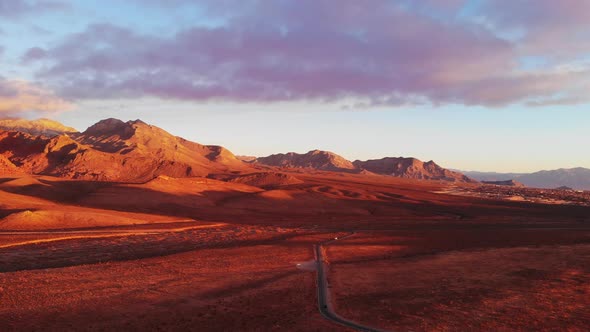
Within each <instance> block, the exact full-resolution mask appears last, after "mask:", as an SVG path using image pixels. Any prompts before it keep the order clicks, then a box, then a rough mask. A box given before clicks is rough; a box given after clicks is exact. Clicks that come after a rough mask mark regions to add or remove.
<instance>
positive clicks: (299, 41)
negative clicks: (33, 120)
mask: <svg viewBox="0 0 590 332" xmlns="http://www.w3.org/2000/svg"><path fill="white" fill-rule="evenodd" d="M571 1H573V0H571ZM517 2H518V1H517ZM205 3H206V4H207V5H208V6H207V8H206V10H207V12H208V13H210V14H211V15H222V14H223V15H225V17H226V18H227V20H228V21H227V24H225V25H224V26H222V27H220V28H204V27H193V28H187V29H185V30H182V31H179V32H178V33H176V34H175V35H173V36H170V37H161V36H155V35H145V34H139V33H136V32H134V31H132V30H129V29H126V28H122V27H117V26H112V25H108V24H99V25H93V26H90V27H88V29H86V30H85V31H83V32H80V33H77V34H72V35H70V36H69V37H67V38H66V39H65V40H64V41H63V42H62V43H61V44H59V45H57V46H55V47H53V48H49V49H47V50H44V52H43V54H42V56H37V55H40V53H41V52H39V54H32V53H34V52H33V51H32V50H30V51H29V52H30V53H31V54H28V56H27V55H25V58H27V59H31V60H34V59H35V58H43V61H46V64H47V66H44V67H43V68H44V69H43V70H42V71H41V72H39V77H40V78H42V79H45V80H47V81H49V82H51V83H52V84H53V86H55V87H56V88H57V89H58V91H59V92H60V94H62V95H64V96H67V97H70V98H78V99H85V98H89V99H94V98H135V97H143V96H155V97H159V98H174V99H184V100H210V99H224V100H233V101H254V102H272V101H285V100H315V101H334V100H340V99H353V100H358V101H359V102H360V103H369V104H371V103H375V104H377V103H384V102H389V103H391V104H404V103H408V102H414V101H416V100H420V101H426V102H430V103H433V104H444V103H459V104H466V105H486V106H501V105H506V104H510V103H515V102H523V101H527V100H530V99H539V98H542V99H550V98H552V97H554V96H555V94H556V93H558V92H560V91H561V92H563V90H565V92H567V90H568V89H570V88H571V86H572V85H575V84H577V83H578V79H577V78H576V79H574V76H575V75H569V74H567V73H566V74H565V75H561V76H559V75H557V74H553V73H551V72H545V73H526V72H521V71H520V70H519V67H518V66H519V64H518V61H517V60H518V57H519V56H521V55H522V54H520V53H519V47H518V46H517V45H515V44H513V43H512V42H510V41H507V40H504V39H501V38H499V37H498V36H497V35H496V34H495V33H494V31H492V30H489V29H487V28H485V27H483V26H482V25H479V24H475V23H472V22H471V23H470V22H468V21H462V20H455V19H437V18H433V17H432V16H429V15H426V14H425V13H423V10H422V9H420V10H416V9H415V8H414V6H402V5H399V3H396V2H392V1H386V0H374V1H371V2H370V3H371V5H370V6H368V5H367V4H366V3H365V2H361V1H354V0H341V1H338V5H337V6H335V5H334V2H333V1H327V0H314V1H312V0H299V1H276V2H275V1H273V2H264V3H262V2H255V1H254V2H247V1H235V0H224V1H215V2H205ZM435 4H436V6H437V8H438V10H443V11H449V10H451V11H452V10H457V8H459V6H460V4H461V2H460V1H453V0H448V1H444V2H433V1H429V2H425V3H423V6H427V7H433V6H435ZM515 6H516V5H515ZM515 8H516V7H515ZM496 20H497V22H508V21H510V20H514V19H511V18H508V17H507V18H502V17H500V16H498V17H497V18H496ZM531 20H532V19H531ZM556 78H559V79H556ZM539 80H549V81H551V83H550V84H544V83H543V82H540V81H539ZM555 82H559V83H560V84H559V85H558V84H555Z"/></svg>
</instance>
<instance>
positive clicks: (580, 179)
mask: <svg viewBox="0 0 590 332" xmlns="http://www.w3.org/2000/svg"><path fill="white" fill-rule="evenodd" d="M464 174H466V175H467V176H470V177H472V178H474V179H476V180H480V181H499V180H515V181H518V182H521V183H523V184H524V185H525V186H527V187H533V188H548V189H552V188H558V187H570V188H574V189H578V190H590V169H588V168H582V167H578V168H570V169H566V168H560V169H556V170H550V171H540V172H535V173H530V174H523V173H486V172H464Z"/></svg>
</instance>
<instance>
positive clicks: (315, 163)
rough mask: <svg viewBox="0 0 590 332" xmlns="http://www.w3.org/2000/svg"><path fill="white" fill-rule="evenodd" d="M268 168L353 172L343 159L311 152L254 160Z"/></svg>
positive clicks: (319, 152)
mask: <svg viewBox="0 0 590 332" xmlns="http://www.w3.org/2000/svg"><path fill="white" fill-rule="evenodd" d="M255 162H256V163H260V164H263V165H268V166H278V167H288V168H310V169H316V170H321V171H354V170H355V169H356V168H355V167H354V165H353V164H352V163H351V162H350V161H348V160H346V159H344V158H343V157H341V156H339V155H337V154H335V153H333V152H329V151H320V150H313V151H309V152H307V153H305V154H299V153H295V152H289V153H279V154H273V155H270V156H268V157H261V158H257V159H256V160H255Z"/></svg>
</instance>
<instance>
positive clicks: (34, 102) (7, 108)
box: [0, 77, 72, 116]
mask: <svg viewBox="0 0 590 332" xmlns="http://www.w3.org/2000/svg"><path fill="white" fill-rule="evenodd" d="M71 108H72V104H70V103H69V102H67V101H66V100H64V99H62V98H60V97H58V96H56V95H55V94H54V93H52V92H51V91H49V90H46V89H44V88H41V87H39V86H35V85H34V84H32V83H30V82H27V81H23V80H9V79H5V78H2V77H0V115H5V116H6V115H7V116H13V115H18V113H21V112H30V111H36V112H43V113H54V112H59V111H66V110H69V109H71Z"/></svg>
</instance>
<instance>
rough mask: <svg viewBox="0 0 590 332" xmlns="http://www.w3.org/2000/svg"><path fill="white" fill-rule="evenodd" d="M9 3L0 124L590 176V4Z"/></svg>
mask: <svg viewBox="0 0 590 332" xmlns="http://www.w3.org/2000/svg"><path fill="white" fill-rule="evenodd" d="M371 4H372V7H370V8H369V7H367V6H366V5H363V2H362V1H354V0H342V1H329V0H318V1H311V0H302V1H289V0H284V1H273V2H270V1H268V2H265V1H237V0H222V1H212V0H211V1H205V0H204V1H188V0H172V1H158V0H146V1H139V0H134V1H125V2H122V1H40V0H39V1H33V0H29V1H26V0H10V1H8V0H0V50H2V51H1V52H0V116H11V117H14V116H16V117H28V118H35V117H41V116H42V117H49V118H54V119H57V120H59V121H61V122H63V123H64V124H67V125H71V126H74V127H76V128H78V129H80V130H83V129H85V128H86V127H88V126H90V125H91V124H93V123H94V122H96V121H98V120H100V119H104V118H108V117H116V118H120V119H123V120H129V119H137V118H140V119H142V120H144V121H146V122H149V123H152V124H155V125H157V126H160V127H162V128H164V129H166V130H168V131H170V132H172V133H174V134H176V135H180V136H183V137H185V138H188V139H191V140H194V141H197V142H200V143H205V144H220V145H223V146H226V147H227V148H229V149H230V150H232V151H233V152H235V153H237V154H244V155H258V156H260V155H268V154H272V153H278V152H287V151H296V152H306V151H308V150H312V149H316V148H317V149H326V150H330V151H334V152H336V153H339V154H341V155H343V156H344V157H346V158H348V159H351V160H354V159H369V158H381V157H384V156H413V157H417V158H419V159H422V160H431V159H432V160H435V161H436V162H438V163H439V164H441V165H443V166H446V167H451V168H458V169H465V170H481V171H506V172H526V171H536V170H540V169H554V168H561V167H565V168H569V167H578V166H581V167H590V156H589V155H588V154H587V153H586V152H585V147H587V146H588V145H589V144H590V135H589V134H588V128H589V127H590V113H589V112H588V106H589V105H590V99H589V97H588V91H589V89H590V79H589V77H590V76H588V74H589V73H590V61H589V59H590V36H589V35H588V34H589V31H590V3H588V2H586V1H583V0H565V1H564V2H560V4H557V5H556V2H554V1H551V0H540V1H526V0H516V1H512V2H510V3H508V2H504V1H492V0H478V1H461V0H440V1H434V0H426V1H409V0H408V1H387V0H372V2H371Z"/></svg>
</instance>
